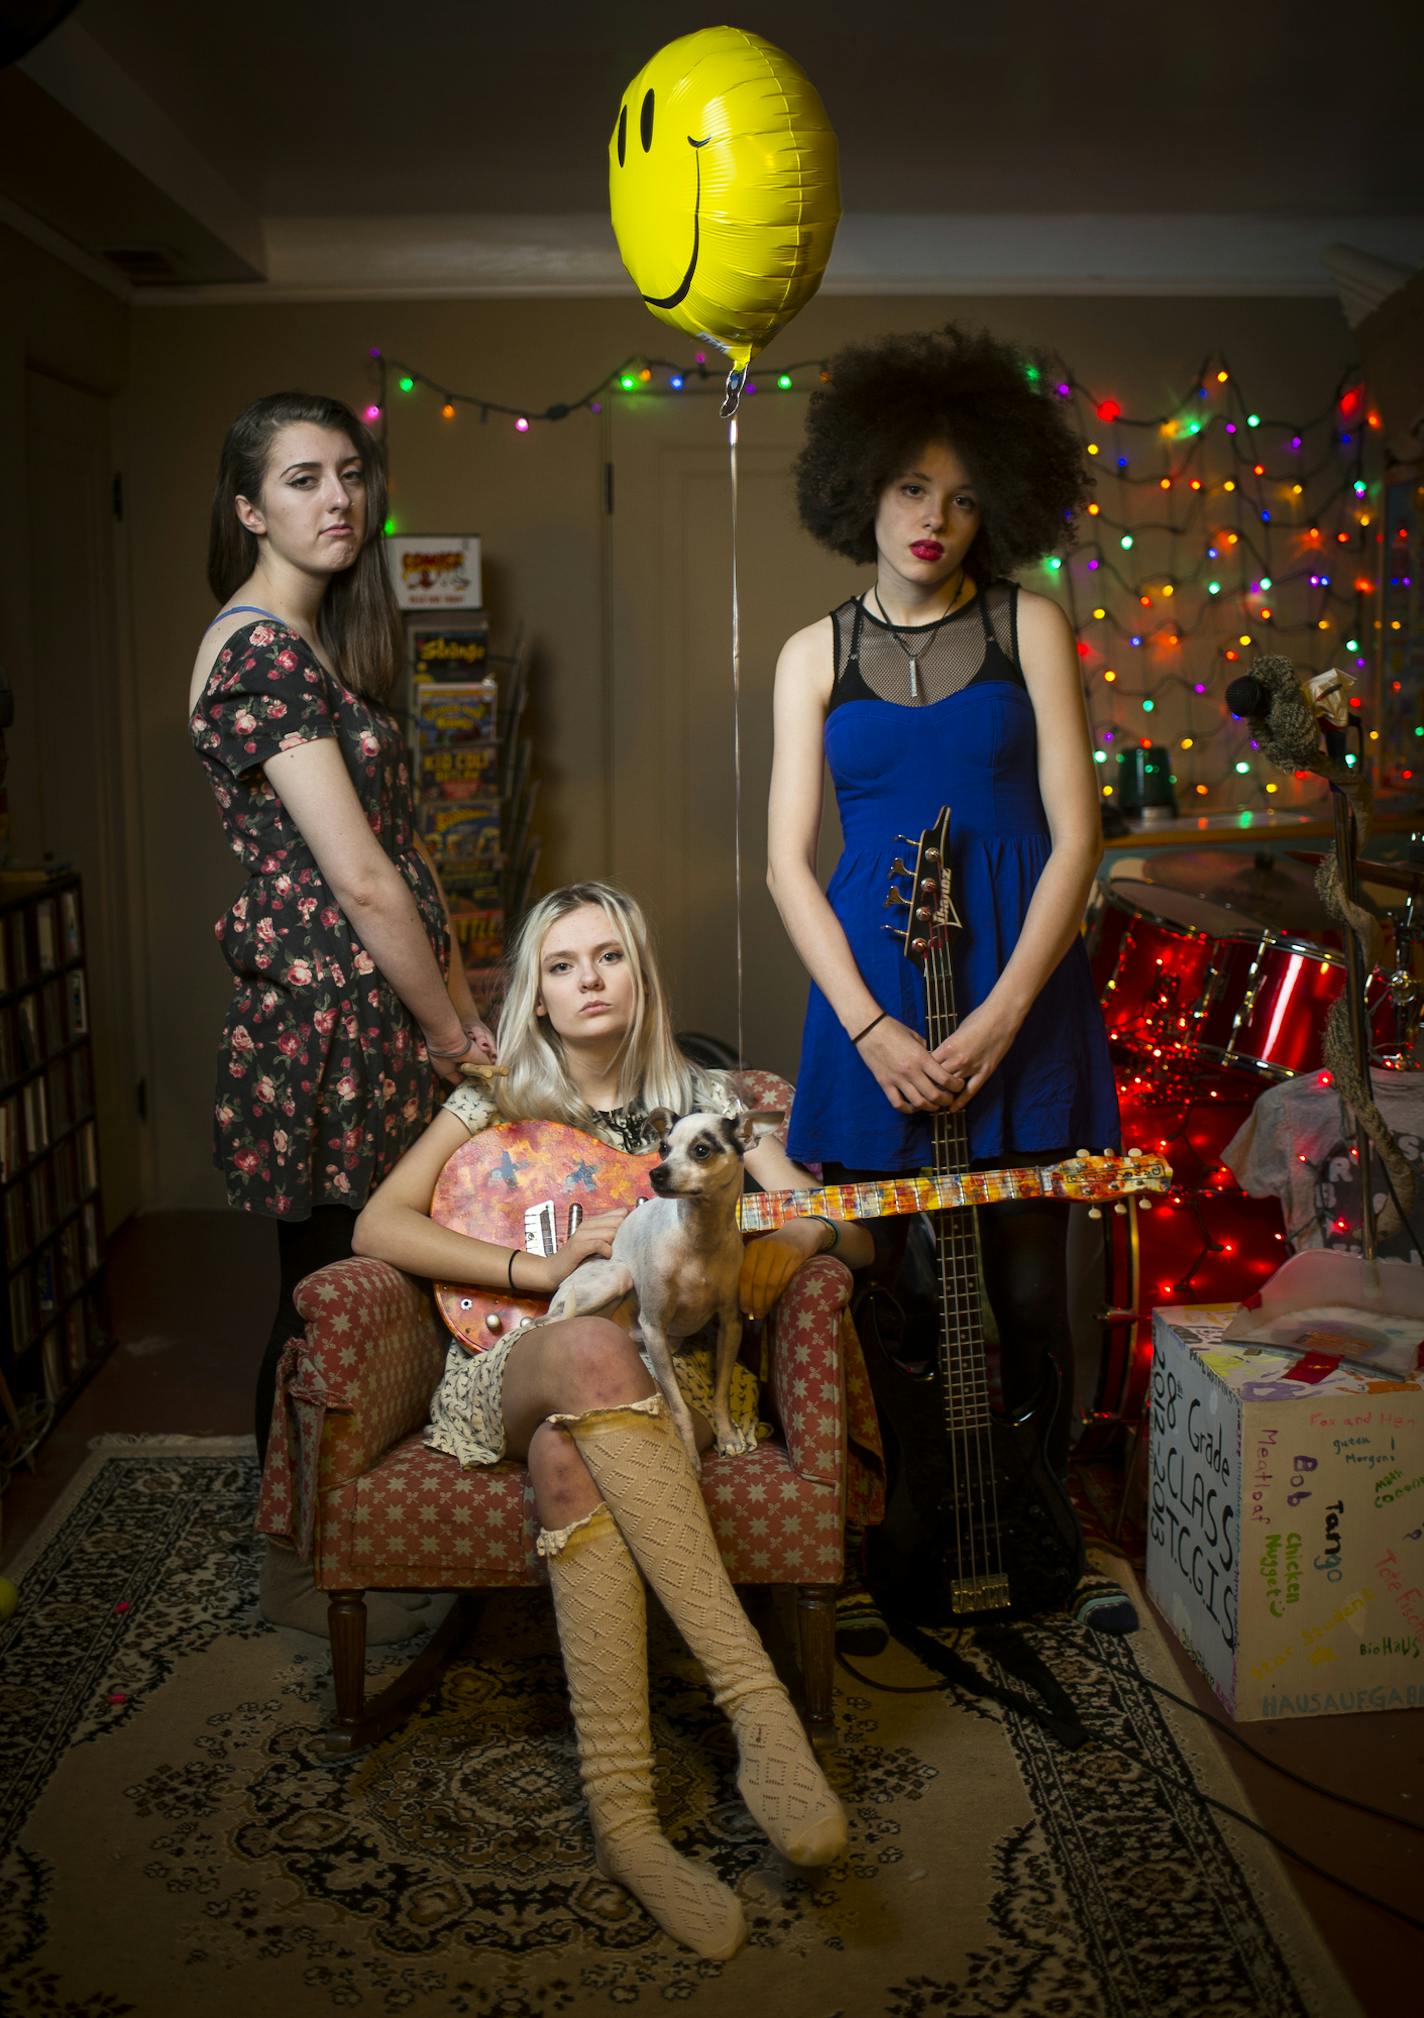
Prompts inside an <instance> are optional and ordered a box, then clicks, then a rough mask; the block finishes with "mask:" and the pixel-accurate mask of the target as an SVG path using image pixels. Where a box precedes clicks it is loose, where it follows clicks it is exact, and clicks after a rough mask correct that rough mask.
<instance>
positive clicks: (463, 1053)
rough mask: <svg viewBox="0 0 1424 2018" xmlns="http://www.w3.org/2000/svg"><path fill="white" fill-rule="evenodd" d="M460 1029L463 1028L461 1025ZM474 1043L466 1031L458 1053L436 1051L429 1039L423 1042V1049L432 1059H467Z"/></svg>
mask: <svg viewBox="0 0 1424 2018" xmlns="http://www.w3.org/2000/svg"><path fill="white" fill-rule="evenodd" d="M461 1028H462V1029H463V1028H464V1026H463V1024H462V1025H461ZM474 1043H475V1040H474V1038H473V1037H472V1036H471V1035H470V1033H469V1031H468V1030H466V1031H465V1041H464V1043H463V1044H462V1045H461V1046H460V1048H459V1050H458V1051H437V1050H436V1048H435V1046H434V1045H433V1044H432V1043H431V1042H430V1040H429V1038H427V1039H426V1040H425V1048H426V1050H427V1051H428V1052H429V1054H430V1056H431V1057H432V1058H467V1057H468V1056H469V1054H470V1052H471V1051H472V1050H473V1049H474Z"/></svg>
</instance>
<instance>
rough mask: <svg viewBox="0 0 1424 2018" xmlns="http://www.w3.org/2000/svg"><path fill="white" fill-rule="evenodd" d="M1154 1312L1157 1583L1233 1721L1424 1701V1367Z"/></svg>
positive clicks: (1152, 1484) (1156, 1595)
mask: <svg viewBox="0 0 1424 2018" xmlns="http://www.w3.org/2000/svg"><path fill="white" fill-rule="evenodd" d="M1232 1308H1233V1306H1231V1305H1229V1304H1200V1305H1197V1306H1195V1307H1187V1306H1178V1307H1173V1308H1169V1309H1161V1310H1157V1311H1155V1312H1154V1313H1153V1360H1152V1400H1151V1411H1150V1450H1149V1467H1150V1469H1149V1480H1148V1499H1147V1524H1148V1534H1147V1588H1148V1590H1149V1591H1150V1593H1151V1595H1152V1598H1153V1601H1154V1603H1155V1604H1156V1605H1157V1606H1158V1608H1159V1609H1160V1610H1161V1611H1162V1613H1163V1614H1164V1615H1165V1617H1166V1618H1167V1620H1168V1621H1169V1623H1170V1624H1171V1626H1172V1629H1173V1631H1174V1632H1175V1633H1176V1634H1177V1637H1178V1638H1179V1639H1180V1640H1181V1642H1182V1644H1183V1646H1184V1647H1186V1648H1187V1650H1188V1652H1189V1653H1191V1654H1192V1656H1193V1658H1194V1659H1195V1660H1196V1661H1197V1663H1198V1665H1199V1666H1200V1667H1201V1669H1202V1671H1203V1672H1204V1673H1205V1675H1206V1677H1207V1679H1208V1681H1209V1682H1210V1683H1211V1685H1212V1687H1213V1689H1214V1690H1215V1691H1216V1693H1217V1695H1218V1696H1219V1697H1220V1698H1221V1700H1222V1702H1223V1703H1224V1704H1225V1706H1226V1708H1227V1709H1228V1710H1229V1711H1230V1712H1231V1714H1232V1716H1233V1717H1235V1718H1236V1719H1237V1720H1238V1721H1239V1722H1246V1721H1250V1720H1253V1719H1261V1718H1274V1717H1307V1716H1329V1715H1333V1714H1337V1713H1340V1712H1344V1711H1353V1710H1371V1709H1378V1710H1386V1709H1403V1708H1406V1707H1409V1706H1413V1705H1421V1704H1424V1374H1415V1375H1413V1376H1412V1377H1410V1378H1407V1379H1385V1378H1380V1377H1378V1376H1376V1375H1374V1374H1371V1373H1368V1372H1365V1371H1363V1370H1360V1369H1356V1368H1352V1367H1349V1366H1346V1365H1336V1366H1334V1367H1333V1369H1330V1370H1323V1369H1322V1368H1321V1367H1320V1366H1319V1365H1318V1364H1310V1363H1305V1364H1302V1363H1300V1362H1299V1361H1298V1360H1297V1361H1293V1360H1292V1358H1291V1357H1290V1356H1289V1355H1287V1354H1284V1353H1280V1352H1261V1351H1251V1350H1249V1349H1246V1348H1242V1347H1239V1346H1227V1345H1223V1344H1222V1343H1221V1333H1222V1331H1223V1329H1224V1328H1225V1325H1226V1322H1227V1320H1228V1318H1229V1317H1230V1315H1231V1311H1232Z"/></svg>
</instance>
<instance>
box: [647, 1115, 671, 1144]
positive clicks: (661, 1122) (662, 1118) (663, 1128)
mask: <svg viewBox="0 0 1424 2018" xmlns="http://www.w3.org/2000/svg"><path fill="white" fill-rule="evenodd" d="M676 1126H677V1116H676V1115H675V1114H674V1113H673V1111H672V1109H671V1108H670V1107H655V1108H654V1109H653V1111H652V1113H651V1114H650V1115H649V1116H648V1128H649V1130H650V1131H651V1133H652V1137H653V1140H654V1141H655V1142H666V1141H667V1139H668V1137H669V1135H671V1133H672V1131H673V1129H674V1128H675V1127H676Z"/></svg>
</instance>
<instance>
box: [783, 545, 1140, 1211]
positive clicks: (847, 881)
mask: <svg viewBox="0 0 1424 2018" xmlns="http://www.w3.org/2000/svg"><path fill="white" fill-rule="evenodd" d="M1017 595H1018V590H1017V588H1016V587H1013V586H1010V585H1003V586H996V587H995V588H994V589H991V590H989V591H987V592H985V593H980V594H976V595H975V596H974V597H973V598H972V599H971V600H970V601H969V602H968V603H966V604H965V605H964V607H963V608H962V609H961V610H958V611H956V612H955V613H954V615H953V616H951V617H950V618H949V619H948V620H947V621H948V623H949V624H951V625H958V624H972V625H976V626H982V629H983V639H984V652H983V662H982V664H981V665H980V667H979V670H978V671H977V672H976V673H974V674H973V676H972V678H970V679H969V680H968V681H967V683H965V684H964V685H962V686H960V687H959V688H958V689H957V691H954V692H951V693H947V694H946V695H945V696H944V697H943V698H942V699H939V700H936V701H928V702H921V703H919V704H914V703H911V704H907V705H904V706H901V705H898V704H897V703H895V702H893V701H889V700H884V699H881V698H880V697H879V696H878V695H876V694H875V693H874V692H872V691H871V689H870V688H869V687H868V686H867V685H866V683H865V680H864V678H863V677H862V675H861V671H860V665H859V657H860V649H861V638H862V634H863V631H864V627H865V626H866V624H867V623H868V624H870V625H875V623H876V619H875V618H874V617H870V616H868V613H867V612H866V611H865V609H864V606H863V604H862V603H861V602H860V601H859V599H855V598H853V599H852V600H851V601H850V602H847V603H843V604H842V605H841V606H840V608H839V609H837V610H835V611H834V612H833V613H832V616H833V623H834V625H835V633H836V661H837V663H836V674H837V677H836V684H835V687H834V689H833V691H832V696H831V702H830V709H829V712H828V714H827V718H826V726H825V750H826V761H827V764H828V765H829V767H830V772H831V778H832V781H833V783H834V785H835V790H836V803H837V805H838V807H839V809H840V818H841V827H842V832H843V836H844V850H843V852H842V855H841V858H840V861H839V862H838V863H837V865H836V870H835V874H834V875H833V876H832V877H831V880H830V883H829V885H828V886H827V890H826V896H827V898H828V900H829V902H830V905H831V908H832V910H833V911H834V912H835V914H836V917H837V918H838V920H839V921H840V924H841V927H842V929H843V930H844V932H845V935H846V938H847V940H848V941H849V944H850V949H851V952H852V953H853V954H854V956H855V960H856V964H857V966H858V967H859V968H860V971H861V973H862V975H863V976H864V977H865V982H866V986H867V987H868V988H869V989H870V992H871V993H872V994H873V995H874V997H875V999H876V1001H877V1002H878V1003H879V1004H880V1006H881V1008H882V1009H888V1010H889V1011H890V1013H891V1015H892V1016H896V1017H898V1018H899V1019H900V1020H901V1022H903V1023H906V1024H908V1026H909V1027H910V1028H911V1029H912V1030H918V1031H920V1032H921V1033H923V1032H924V1029H925V990H924V982H923V978H922V975H921V972H920V969H919V967H918V965H917V964H916V963H915V962H914V961H912V960H910V959H908V958H907V957H906V955H905V954H904V952H903V951H902V949H901V945H900V941H899V939H898V938H896V937H895V936H894V935H893V934H891V933H888V932H886V931H885V930H884V929H883V927H884V925H885V924H886V922H887V918H888V917H889V915H890V914H888V913H887V912H886V910H885V908H884V905H885V896H886V892H887V890H888V888H889V883H890V870H891V864H892V863H893V862H894V860H895V858H896V856H897V855H902V856H903V855H904V854H905V853H906V850H905V848H904V845H903V843H902V842H900V841H899V840H897V838H896V837H897V836H898V835H902V834H908V835H911V836H914V835H918V834H919V833H920V832H921V830H922V829H923V828H925V827H928V826H930V825H931V824H932V823H933V821H934V820H935V818H936V816H937V815H938V813H939V809H940V807H941V806H946V805H947V806H948V807H950V809H951V818H950V861H951V869H952V873H953V881H952V883H951V886H950V887H951V891H952V894H953V899H954V905H955V909H956V911H957V913H958V915H959V917H960V919H961V920H962V930H960V931H958V932H956V933H955V934H954V936H953V940H952V949H951V964H952V967H953V972H954V986H955V1000H956V1003H957V1005H958V1010H959V1014H960V1016H961V1017H964V1016H967V1015H968V1013H969V1011H970V1010H971V1009H973V1008H975V1007H976V1006H977V1005H978V1004H979V1003H980V1002H982V1001H983V1000H984V999H985V997H986V996H987V995H988V994H989V992H990V990H991V989H992V987H993V985H994V983H995V981H996V980H997V979H998V977H999V975H1000V973H1001V972H1002V971H1003V969H1004V966H1005V965H1006V963H1007V961H1008V959H1009V956H1010V954H1011V953H1012V952H1013V949H1014V946H1015V945H1016V943H1017V941H1018V935H1019V932H1020V930H1021V928H1022V925H1023V921H1024V918H1025V916H1026V914H1027V911H1028V907H1029V902H1030V899H1031V898H1032V896H1033V893H1034V889H1035V887H1036V885H1037V883H1038V879H1039V877H1040V875H1041V874H1042V873H1043V867H1044V864H1045V863H1046V862H1047V860H1048V857H1049V853H1050V850H1051V846H1052V844H1051V841H1050V838H1049V832H1048V821H1047V818H1046V816H1045V814H1044V810H1043V801H1042V799H1041V798H1040V796H1039V790H1038V764H1037V735H1036V731H1035V721H1034V712H1033V704H1032V702H1031V701H1030V699H1029V695H1028V691H1027V688H1026V687H1025V684H1024V677H1023V673H1022V672H1021V670H1020V669H1019V665H1018V657H1017V621H1016V617H1017ZM990 596H993V597H995V598H996V607H997V609H998V612H999V614H1000V616H1001V617H1002V618H1003V619H1005V620H1006V621H1005V626H1004V627H1005V632H1006V637H1007V639H1008V648H1007V649H1005V646H1004V645H1001V644H1000V642H999V640H998V638H997V637H996V635H995V629H994V626H993V624H992V623H991V621H990V609H989V600H990ZM926 628H928V627H926ZM878 629H879V630H881V631H885V630H886V629H887V627H886V626H884V625H880V626H878ZM907 635H909V633H907ZM974 642H975V641H974V640H972V639H970V638H966V639H962V640H957V641H956V643H958V644H960V645H966V646H967V645H971V644H973V643H974ZM900 881H901V882H902V884H903V879H900ZM965 1119H966V1121H967V1123H968V1131H969V1150H970V1155H971V1156H972V1157H973V1158H975V1159H978V1160H983V1159H990V1160H992V1161H994V1162H1005V1163H1007V1162H1012V1161H1013V1159H1014V1157H1015V1156H1016V1155H1017V1154H1018V1153H1020V1152H1023V1153H1028V1152H1031V1151H1041V1150H1046V1149H1064V1148H1066V1149H1070V1150H1071V1149H1074V1148H1077V1147H1078V1146H1080V1145H1082V1146H1086V1147H1091V1148H1092V1149H1095V1150H1098V1149H1105V1148H1116V1147H1118V1146H1119V1144H1120V1139H1121V1138H1120V1130H1119V1120H1118V1107H1117V1093H1116V1089H1115V1087H1114V1084H1113V1075H1112V1063H1111V1059H1110V1057H1109V1054H1108V1045H1107V1037H1106V1034H1105V1032H1104V1029H1103V1021H1102V1016H1101V1014H1100V1012H1099V1008H1098V1001H1097V995H1096V992H1095V990H1094V987H1093V982H1092V976H1091V974H1090V973H1089V969H1088V958H1087V953H1086V951H1085V949H1084V946H1083V943H1082V940H1081V939H1075V940H1074V942H1073V944H1072V945H1071V946H1070V947H1069V949H1068V951H1067V952H1066V953H1065V954H1064V956H1063V958H1062V960H1061V961H1060V962H1059V964H1058V966H1057V967H1056V968H1055V969H1054V971H1053V973H1052V974H1051V975H1050V976H1049V977H1048V980H1047V981H1046V982H1045V983H1044V986H1043V988H1042V990H1041V991H1040V993H1039V995H1038V998H1037V1000H1036V1001H1035V1002H1034V1004H1033V1006H1032V1008H1031V1009H1030V1010H1029V1013H1028V1015H1027V1017H1026V1018H1025V1019H1024V1022H1023V1025H1022V1027H1021V1028H1020V1030H1019V1033H1018V1035H1017V1037H1016V1038H1015V1039H1014V1042H1013V1044H1012V1046H1011V1047H1010V1049H1009V1050H1008V1052H1007V1053H1006V1054H1005V1056H1004V1058H1003V1059H1002V1060H1001V1062H1000V1064H999V1066H998V1069H997V1070H996V1071H995V1072H994V1074H993V1075H992V1077H991V1078H990V1079H989V1080H988V1081H987V1083H986V1084H985V1085H984V1086H983V1087H982V1088H981V1089H980V1091H979V1092H978V1093H977V1094H976V1095H975V1097H974V1099H973V1100H972V1101H971V1102H970V1104H969V1106H968V1108H967V1109H966V1110H965ZM788 1148H789V1150H790V1153H791V1155H792V1156H793V1157H794V1158H795V1159H796V1160H797V1161H798V1162H801V1163H818V1164H819V1163H827V1162H834V1163H841V1164H845V1165H847V1166H848V1167H850V1168H853V1169H864V1170H877V1171H885V1172H887V1173H888V1172H894V1171H907V1170H917V1169H919V1168H921V1167H922V1166H923V1165H925V1164H927V1163H929V1162H930V1161H931V1158H932V1154H933V1150H932V1144H931V1137H930V1123H929V1121H928V1119H926V1118H924V1117H922V1116H919V1115H905V1114H900V1113H897V1112H896V1110H895V1109H894V1108H893V1107H892V1106H891V1105H890V1103H889V1101H888V1100H887V1099H886V1098H885V1095H884V1094H883V1093H882V1092H881V1090H880V1088H879V1086H878V1085H877V1084H876V1082H875V1078H874V1076H873V1075H872V1073H871V1071H870V1069H869V1067H868V1066H867V1065H866V1064H865V1063H864V1062H863V1060H862V1059H861V1057H860V1054H859V1052H858V1051H857V1050H856V1049H855V1047H854V1046H853V1045H852V1043H851V1041H850V1039H849V1037H848V1036H847V1035H846V1033H845V1032H844V1031H843V1030H842V1028H841V1026H840V1023H839V1021H838V1020H837V1018H836V1016H835V1013H834V1012H833V1010H832V1009H831V1007H830V1004H829V1003H828V1002H827V1001H826V999H825V997H824V996H823V995H822V993H821V991H820V989H819V988H817V987H816V986H815V985H814V983H813V984H812V987H811V993H810V1000H809V1003H808V1005H807V1010H806V1023H805V1030H804V1035H803V1039H802V1051H801V1065H800V1070H799V1071H798V1073H797V1075H796V1100H795V1105H794V1107H793V1109H792V1114H791V1126H790V1134H789V1141H788Z"/></svg>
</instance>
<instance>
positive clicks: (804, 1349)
mask: <svg viewBox="0 0 1424 2018" xmlns="http://www.w3.org/2000/svg"><path fill="white" fill-rule="evenodd" d="M850 1293H851V1273H850V1270H849V1269H848V1268H847V1267H846V1265H845V1263H844V1262H842V1261H835V1260H833V1259H832V1258H831V1256H830V1255H827V1254H821V1255H816V1256H815V1257H814V1258H813V1259H812V1260H810V1261H808V1262H807V1263H806V1265H805V1266H804V1267H803V1268H801V1269H798V1270H797V1272H796V1274H795V1275H794V1276H793V1277H792V1278H791V1281H790V1282H789V1283H788V1284H787V1287H786V1289H785V1291H784V1292H783V1294H782V1297H781V1299H780V1301H779V1302H778V1303H777V1305H776V1307H775V1309H774V1310H773V1312H772V1315H771V1322H770V1332H771V1337H770V1348H771V1353H770V1358H771V1365H770V1376H771V1379H770V1385H771V1398H772V1402H773V1405H774V1406H775V1409H776V1412H777V1415H778V1416H779V1417H780V1420H781V1427H782V1430H783V1433H784V1434H785V1437H786V1452H787V1456H788V1457H789V1458H790V1460H791V1465H792V1468H793V1470H795V1471H798V1472H800V1473H801V1475H802V1476H803V1477H804V1478H813V1479H820V1480H822V1481H824V1482H825V1483H827V1484H832V1485H834V1484H839V1483H840V1482H841V1481H842V1480H843V1479H844V1477H845V1468H846V1404H845V1361H844V1355H843V1352H842V1336H841V1319H842V1313H843V1312H844V1310H845V1308H846V1305H847V1304H848V1303H849V1302H850Z"/></svg>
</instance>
